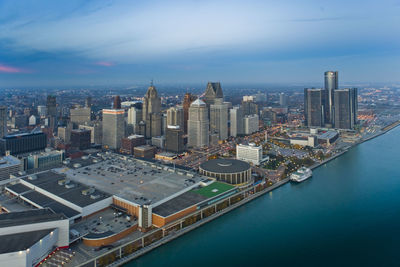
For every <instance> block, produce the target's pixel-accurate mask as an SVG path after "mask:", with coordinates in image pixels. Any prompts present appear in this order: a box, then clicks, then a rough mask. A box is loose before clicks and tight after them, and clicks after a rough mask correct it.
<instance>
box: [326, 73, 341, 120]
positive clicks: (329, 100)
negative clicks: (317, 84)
mask: <svg viewBox="0 0 400 267" xmlns="http://www.w3.org/2000/svg"><path fill="white" fill-rule="evenodd" d="M338 75H339V74H338V72H337V71H326V72H325V104H324V106H325V123H329V124H334V115H333V113H334V91H335V90H336V89H338V88H339V80H338V78H339V77H338Z"/></svg>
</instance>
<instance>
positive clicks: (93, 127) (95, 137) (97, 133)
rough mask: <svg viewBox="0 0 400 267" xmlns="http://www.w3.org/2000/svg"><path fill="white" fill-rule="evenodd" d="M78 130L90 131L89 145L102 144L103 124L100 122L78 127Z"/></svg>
mask: <svg viewBox="0 0 400 267" xmlns="http://www.w3.org/2000/svg"><path fill="white" fill-rule="evenodd" d="M79 129H83V130H90V143H92V144H101V143H102V142H103V140H102V139H103V124H102V122H101V121H91V122H89V123H85V124H81V125H79Z"/></svg>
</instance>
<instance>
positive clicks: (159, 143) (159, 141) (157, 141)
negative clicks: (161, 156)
mask: <svg viewBox="0 0 400 267" xmlns="http://www.w3.org/2000/svg"><path fill="white" fill-rule="evenodd" d="M151 144H152V145H153V146H155V147H158V148H161V149H164V147H165V137H164V136H153V137H152V138H151Z"/></svg>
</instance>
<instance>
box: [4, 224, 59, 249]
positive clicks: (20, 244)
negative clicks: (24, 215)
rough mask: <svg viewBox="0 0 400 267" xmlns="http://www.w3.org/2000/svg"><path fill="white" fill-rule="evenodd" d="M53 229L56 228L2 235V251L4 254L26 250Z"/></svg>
mask: <svg viewBox="0 0 400 267" xmlns="http://www.w3.org/2000/svg"><path fill="white" fill-rule="evenodd" d="M53 230H54V229H46V230H39V231H32V232H25V233H18V234H10V235H3V236H0V240H1V242H0V253H1V254H3V253H10V252H17V251H21V250H26V249H28V248H30V247H32V246H33V245H34V244H36V243H37V242H38V241H39V240H40V239H42V238H43V237H45V236H46V235H48V234H49V233H51V232H52V231H53Z"/></svg>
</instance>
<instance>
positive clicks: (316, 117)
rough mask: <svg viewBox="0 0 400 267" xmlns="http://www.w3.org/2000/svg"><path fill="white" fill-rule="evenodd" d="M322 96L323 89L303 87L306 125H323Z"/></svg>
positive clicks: (323, 108)
mask: <svg viewBox="0 0 400 267" xmlns="http://www.w3.org/2000/svg"><path fill="white" fill-rule="evenodd" d="M324 96H325V91H324V90H323V89H315V88H305V89H304V116H305V125H306V126H307V127H323V126H324V125H325V116H324V114H325V112H324V110H325V106H324Z"/></svg>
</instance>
